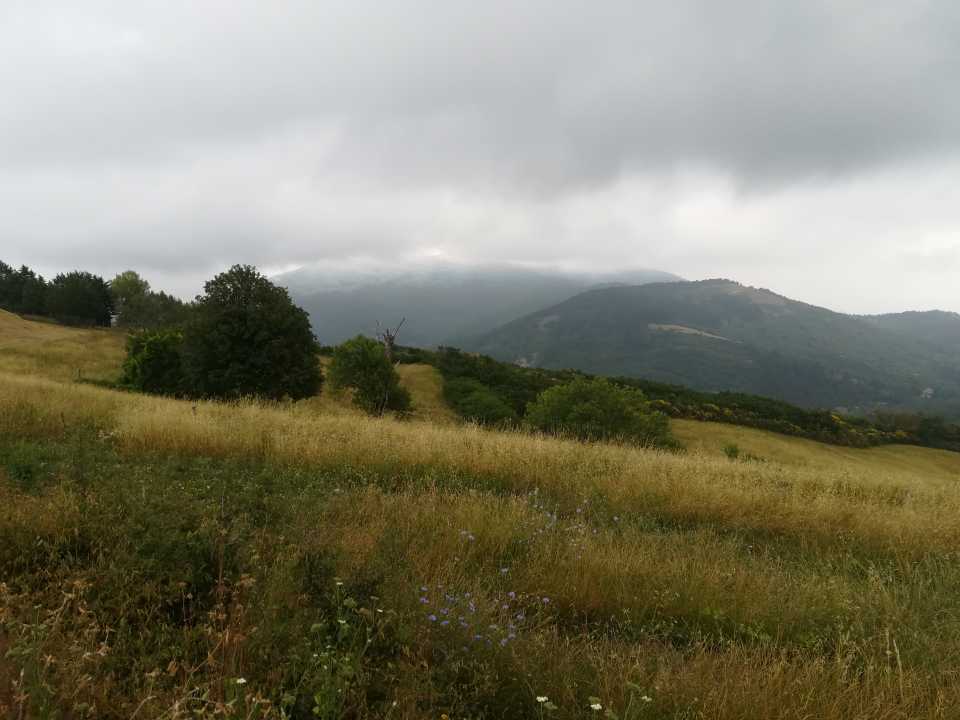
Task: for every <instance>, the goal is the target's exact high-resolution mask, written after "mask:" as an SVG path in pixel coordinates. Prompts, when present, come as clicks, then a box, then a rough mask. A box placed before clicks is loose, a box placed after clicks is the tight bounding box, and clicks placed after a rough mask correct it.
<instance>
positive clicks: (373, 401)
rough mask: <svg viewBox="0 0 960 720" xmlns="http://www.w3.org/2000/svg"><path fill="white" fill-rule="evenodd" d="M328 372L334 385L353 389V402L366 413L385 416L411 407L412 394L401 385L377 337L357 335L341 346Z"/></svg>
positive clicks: (335, 349)
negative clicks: (388, 412) (391, 411)
mask: <svg viewBox="0 0 960 720" xmlns="http://www.w3.org/2000/svg"><path fill="white" fill-rule="evenodd" d="M329 373H330V385H331V387H333V388H334V389H337V390H342V389H346V388H351V389H352V390H353V403H354V405H356V406H357V407H359V408H360V409H362V410H363V411H364V412H367V413H369V414H371V415H383V413H384V412H386V411H387V410H393V411H395V412H405V411H407V410H409V409H410V393H409V392H408V391H407V389H406V388H403V387H401V386H400V376H399V375H398V374H397V371H396V369H395V368H394V367H393V363H391V362H390V360H389V359H388V358H387V354H386V352H385V351H384V348H383V345H381V344H380V343H378V342H377V341H376V340H372V339H371V338H368V337H364V336H363V335H357V337H355V338H353V339H352V340H347V341H346V342H345V343H343V344H341V345H338V346H337V347H336V348H334V351H333V360H332V361H331V362H330V371H329Z"/></svg>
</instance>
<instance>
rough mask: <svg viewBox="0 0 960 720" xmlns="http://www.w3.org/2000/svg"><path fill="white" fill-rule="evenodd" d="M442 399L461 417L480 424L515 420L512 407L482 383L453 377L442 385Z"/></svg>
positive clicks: (515, 415)
mask: <svg viewBox="0 0 960 720" xmlns="http://www.w3.org/2000/svg"><path fill="white" fill-rule="evenodd" d="M443 395H444V399H446V401H447V402H448V403H449V404H450V406H451V407H452V408H453V409H454V411H455V412H456V413H457V414H458V415H459V416H460V417H462V418H464V419H466V420H470V421H472V422H476V423H480V424H481V425H507V424H512V423H515V422H516V421H517V414H516V413H515V412H514V410H513V408H512V407H510V405H509V404H508V403H507V402H506V401H505V400H504V399H503V398H501V397H500V396H499V395H497V393H495V392H494V391H493V390H491V389H490V388H488V387H487V386H486V385H484V384H483V383H481V382H479V381H477V380H473V379H471V378H454V379H453V380H448V381H447V382H445V383H444V386H443Z"/></svg>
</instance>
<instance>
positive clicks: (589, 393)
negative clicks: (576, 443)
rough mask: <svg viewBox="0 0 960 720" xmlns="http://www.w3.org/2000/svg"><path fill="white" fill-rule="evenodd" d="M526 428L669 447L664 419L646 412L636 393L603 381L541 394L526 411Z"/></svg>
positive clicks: (585, 380) (582, 380)
mask: <svg viewBox="0 0 960 720" xmlns="http://www.w3.org/2000/svg"><path fill="white" fill-rule="evenodd" d="M526 422H527V424H528V425H529V426H530V427H531V428H533V429H535V430H540V431H542V432H546V433H551V434H557V435H572V436H574V437H577V438H580V439H582V440H612V439H622V440H630V441H634V442H637V443H640V444H643V445H659V446H672V445H675V444H676V443H675V441H674V440H673V439H672V437H671V435H670V429H669V423H668V421H667V416H666V415H664V414H662V413H659V412H656V411H654V410H651V409H650V406H649V404H648V403H647V400H646V398H645V397H644V395H643V393H642V392H640V391H639V390H634V389H632V388H625V387H617V386H616V385H614V384H612V383H610V382H609V381H607V380H605V379H603V378H577V379H575V380H573V381H572V382H570V383H567V384H566V385H560V386H557V387H553V388H550V389H548V390H545V391H543V392H542V393H541V394H540V397H538V398H537V400H536V401H535V402H534V403H532V404H531V405H530V406H529V407H528V408H527V413H526Z"/></svg>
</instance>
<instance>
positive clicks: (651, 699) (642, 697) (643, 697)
mask: <svg viewBox="0 0 960 720" xmlns="http://www.w3.org/2000/svg"><path fill="white" fill-rule="evenodd" d="M640 699H641V700H643V701H644V702H653V698H652V697H650V696H649V695H641V696H640Z"/></svg>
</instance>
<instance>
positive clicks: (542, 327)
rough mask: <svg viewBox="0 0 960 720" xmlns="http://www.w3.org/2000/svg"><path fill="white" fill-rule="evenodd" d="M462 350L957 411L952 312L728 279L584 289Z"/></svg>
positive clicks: (799, 399)
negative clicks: (838, 307)
mask: <svg viewBox="0 0 960 720" xmlns="http://www.w3.org/2000/svg"><path fill="white" fill-rule="evenodd" d="M464 348H465V349H469V350H474V351H477V352H481V353H484V354H487V355H491V356H492V357H494V358H497V359H500V360H506V361H510V362H515V363H519V364H523V365H530V366H537V367H545V368H552V369H560V368H576V369H579V370H583V371H586V372H593V373H598V374H603V375H614V376H616V375H622V376H632V377H643V378H648V379H652V380H659V381H664V382H672V383H677V384H683V385H687V386H690V387H693V388H696V389H700V390H706V391H720V390H732V391H742V392H750V393H755V394H759V395H768V396H771V397H776V398H780V399H783V400H787V401H790V402H793V403H796V404H799V405H803V406H806V407H830V408H832V407H839V408H842V409H844V410H847V411H849V412H866V411H870V410H874V409H877V408H883V407H896V408H909V409H913V410H923V411H928V412H932V413H939V414H944V415H947V416H949V417H958V416H960V315H957V314H956V313H945V312H938V311H933V312H925V313H901V314H895V315H877V316H867V317H862V316H853V315H845V314H842V313H837V312H833V311H830V310H827V309H825V308H821V307H816V306H813V305H808V304H806V303H802V302H797V301H794V300H790V299H788V298H785V297H783V296H781V295H777V294H776V293H773V292H771V291H769V290H764V289H757V288H752V287H747V286H744V285H741V284H739V283H736V282H733V281H730V280H705V281H697V282H673V283H655V284H649V285H645V286H639V287H608V288H600V289H595V290H590V291H587V292H583V293H580V294H578V295H576V296H574V297H571V298H569V299H567V300H565V301H563V302H561V303H558V304H555V305H552V306H550V307H547V308H544V309H541V310H539V311H537V312H534V313H530V314H528V315H526V316H524V317H522V318H519V319H517V320H514V321H512V322H510V323H507V324H505V325H503V326H501V327H499V328H496V329H493V330H491V331H489V332H486V333H482V334H480V335H477V336H474V337H473V338H470V339H469V340H468V341H467V342H466V343H464Z"/></svg>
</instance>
